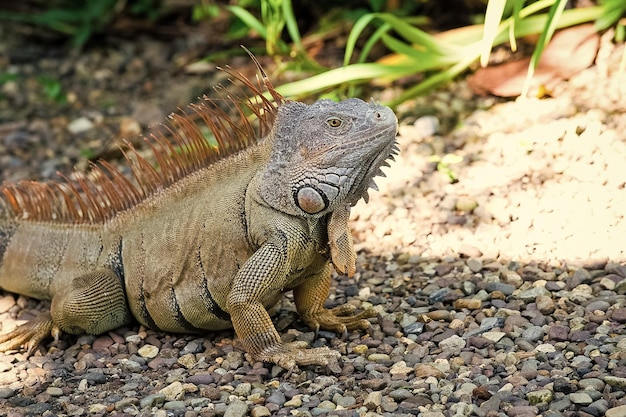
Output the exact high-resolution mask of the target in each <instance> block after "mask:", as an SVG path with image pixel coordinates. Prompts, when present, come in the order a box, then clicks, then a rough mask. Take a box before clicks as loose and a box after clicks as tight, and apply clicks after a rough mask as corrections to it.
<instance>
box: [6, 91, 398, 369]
mask: <svg viewBox="0 0 626 417" xmlns="http://www.w3.org/2000/svg"><path fill="white" fill-rule="evenodd" d="M279 104H280V105H279V106H278V108H277V114H276V119H275V123H274V125H273V128H272V129H271V132H270V133H269V135H268V136H267V137H265V138H263V139H260V140H258V141H256V142H253V143H252V144H251V145H250V146H248V147H247V148H245V149H243V150H241V151H239V152H235V153H233V154H232V155H228V156H226V157H224V158H222V159H219V160H217V161H214V162H212V163H210V164H207V165H206V166H202V167H198V168H197V169H194V170H193V172H191V173H188V174H185V175H184V176H182V178H179V179H177V180H176V181H173V182H172V183H171V184H170V183H167V184H166V186H163V187H156V186H155V187H153V188H154V189H153V190H151V191H150V192H149V193H145V196H143V197H141V198H135V196H133V197H132V198H131V197H128V195H130V194H132V193H135V194H137V195H139V192H135V191H134V189H130V188H129V190H130V191H128V190H126V191H124V192H125V193H126V194H124V193H122V192H120V193H119V194H111V195H113V197H103V198H109V199H110V201H113V202H114V203H115V204H117V205H118V207H123V209H118V210H117V211H116V212H115V213H112V214H110V215H109V216H108V217H105V216H104V215H101V214H98V212H97V210H101V208H100V207H95V206H94V207H95V208H94V210H96V211H94V213H95V214H91V216H92V217H93V219H95V220H93V221H91V220H90V221H83V222H81V223H79V222H72V221H71V220H72V216H73V217H77V216H78V215H81V216H82V215H83V214H82V213H84V212H86V209H85V207H87V206H88V204H91V203H84V204H83V208H82V209H81V210H80V212H79V210H75V209H73V208H69V209H68V208H64V210H65V211H63V212H62V211H60V209H59V210H58V212H59V213H61V214H63V216H65V217H66V218H64V219H61V221H56V220H55V219H54V218H52V217H51V219H48V220H46V219H45V216H46V215H49V214H47V213H48V212H49V211H50V210H49V209H47V208H46V209H45V210H44V209H42V210H40V211H37V210H39V207H40V206H39V205H41V204H43V203H42V202H41V201H40V200H42V199H41V198H40V199H39V200H33V201H35V202H34V203H24V202H19V201H18V200H19V198H18V197H15V196H16V195H18V194H19V193H18V191H14V189H10V188H6V187H7V186H5V188H4V190H2V189H0V193H2V194H3V195H4V197H3V199H0V287H1V288H2V289H5V290H7V291H12V292H16V293H20V294H24V295H27V296H32V297H36V298H41V299H51V300H52V304H51V311H50V313H45V314H42V315H41V316H40V317H38V318H36V319H35V320H33V321H31V322H30V323H26V324H24V325H22V326H20V327H18V328H17V329H15V330H14V331H13V332H10V333H8V334H5V335H2V336H0V350H3V351H4V350H9V349H15V348H19V347H21V346H24V347H26V348H27V350H28V352H32V350H33V349H34V348H35V347H36V346H37V345H38V344H39V343H40V342H41V341H42V340H43V339H45V338H46V337H48V336H49V335H51V334H52V335H53V336H55V337H58V334H59V333H60V332H66V333H71V334H81V333H89V334H100V333H103V332H106V331H108V330H111V329H115V328H117V327H119V326H122V325H124V324H126V323H128V322H129V321H130V320H131V318H132V317H134V318H135V319H136V320H138V321H139V322H140V323H142V324H144V325H146V326H149V327H152V328H154V329H159V330H163V331H171V332H183V333H186V332H195V333H198V332H202V331H206V330H219V329H224V328H228V327H230V326H232V327H234V329H235V332H236V334H237V336H238V337H239V338H240V339H241V341H242V342H243V345H244V347H245V348H246V350H247V351H248V352H250V354H251V355H252V356H253V357H254V358H256V359H257V360H262V361H268V362H273V363H276V364H278V365H280V366H282V367H285V368H293V367H295V366H297V365H326V366H329V367H330V368H331V369H336V368H337V358H338V356H339V354H338V352H336V351H333V350H331V349H329V348H327V347H322V348H316V349H305V348H304V347H303V346H302V345H301V344H300V343H296V344H285V343H283V342H282V341H281V339H280V335H279V334H278V332H277V331H276V329H275V328H274V325H273V324H272V321H271V319H270V316H269V314H268V309H269V308H271V307H272V306H273V305H275V304H276V302H277V301H278V300H279V299H280V297H281V294H282V293H284V292H285V291H289V290H292V291H293V294H294V300H295V304H296V307H297V310H298V313H299V314H300V317H301V318H302V320H303V321H304V322H305V323H306V324H307V325H308V326H309V327H311V328H312V329H313V330H315V331H317V330H319V329H327V330H332V331H334V332H337V333H339V334H342V335H345V334H346V333H347V332H348V331H352V330H363V329H367V328H368V326H369V321H368V320H367V318H369V317H372V316H373V313H372V312H371V311H364V312H361V313H359V314H354V311H353V309H352V308H351V306H340V307H337V308H335V309H330V310H329V309H326V308H325V307H324V301H325V300H326V298H327V296H328V292H329V290H330V285H331V272H332V267H333V265H334V267H335V269H337V271H338V272H340V273H345V274H348V275H350V276H351V275H353V274H354V272H355V269H356V268H355V259H356V255H355V253H354V249H353V245H352V237H351V234H350V230H349V228H348V217H349V214H350V207H351V206H352V205H354V204H355V203H356V202H357V201H358V200H359V199H360V198H361V197H363V196H365V195H366V193H367V189H368V187H369V186H370V185H372V184H373V182H372V179H373V177H374V176H375V175H377V174H379V173H380V171H379V168H380V166H381V165H384V164H385V160H386V159H387V158H389V157H390V156H391V155H392V154H393V153H394V152H395V150H396V149H395V135H396V132H397V120H396V117H395V115H394V114H393V113H392V112H391V110H390V109H388V108H386V107H383V106H380V105H378V104H375V103H370V104H368V103H365V102H363V101H361V100H357V99H350V100H346V101H343V102H339V103H335V102H332V101H329V100H320V101H317V102H315V103H314V104H312V105H305V104H303V103H297V102H282V103H279ZM183 122H184V123H187V125H185V126H186V128H188V129H190V130H189V131H188V132H187V134H189V132H191V133H194V130H193V129H195V127H194V126H192V124H191V122H189V121H188V120H183ZM194 123H195V122H194ZM189 126H191V127H189ZM220 128H221V127H220V126H218V128H217V130H218V131H219V129H220ZM198 130H199V128H198ZM214 132H215V130H214ZM157 156H158V155H157ZM175 156H176V155H174V154H172V157H175ZM129 162H130V163H132V160H130V159H129ZM161 164H163V162H161ZM107 169H108V168H107ZM142 169H145V166H143V168H142ZM110 172H112V171H110ZM114 174H115V173H114ZM113 176H114V175H113ZM28 187H30V186H26V188H25V189H26V190H27V191H28V190H37V188H28ZM32 187H36V185H33V186H32ZM111 187H112V189H113V186H111ZM115 187H118V185H115ZM119 187H121V188H122V189H124V187H126V185H121V186H119ZM128 187H131V186H128ZM105 189H106V186H105ZM20 192H21V191H20ZM116 192H117V191H116ZM48 194H50V192H48V191H46V192H45V193H44V192H42V193H41V195H44V197H45V196H47V195H48ZM19 195H22V194H19ZM58 195H61V196H65V194H57V196H58ZM118 195H121V196H122V197H118ZM39 197H40V196H39ZM20 198H22V197H20ZM94 198H97V197H92V199H94ZM44 200H45V198H44ZM135 200H139V201H135ZM59 201H63V199H62V198H58V197H57V202H52V203H50V204H62V203H60V202H59ZM103 201H104V200H103ZM106 201H109V200H106ZM20 204H22V205H23V206H27V207H29V208H30V209H31V211H33V210H34V209H35V208H37V210H34V211H37V213H39V214H37V215H34V216H33V217H32V218H28V216H26V214H28V213H26V211H27V210H25V209H24V210H22V211H21V212H19V209H20V207H21V206H20ZM28 204H31V205H30V206H28ZM77 204H78V203H77ZM94 204H96V205H98V204H99V206H103V205H104V204H100V203H94ZM3 207H4V208H3ZM12 207H13V208H12ZM15 207H17V209H16V208H15ZM72 207H73V206H72ZM53 208H54V207H53ZM57 209H58V207H57ZM2 213H4V214H2ZM42 213H43V214H42ZM55 213H56V212H55ZM67 213H69V214H67ZM77 213H78V214H77ZM49 216H50V215H49ZM63 216H61V217H63ZM99 216H100V217H102V218H100V217H99ZM57 217H58V216H57ZM68 219H69V220H68Z"/></svg>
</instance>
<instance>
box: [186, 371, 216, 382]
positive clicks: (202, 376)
mask: <svg viewBox="0 0 626 417" xmlns="http://www.w3.org/2000/svg"><path fill="white" fill-rule="evenodd" d="M185 380H186V381H187V382H189V383H190V384H196V385H209V384H212V383H214V382H215V377H214V376H213V375H211V374H210V373H209V372H200V373H197V374H194V375H190V376H188V377H187V378H186V379H185Z"/></svg>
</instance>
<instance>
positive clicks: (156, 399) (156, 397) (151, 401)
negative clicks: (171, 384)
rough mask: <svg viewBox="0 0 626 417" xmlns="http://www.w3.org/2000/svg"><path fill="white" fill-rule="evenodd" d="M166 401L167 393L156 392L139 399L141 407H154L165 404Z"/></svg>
mask: <svg viewBox="0 0 626 417" xmlns="http://www.w3.org/2000/svg"><path fill="white" fill-rule="evenodd" d="M164 402H165V394H161V393H156V394H150V395H146V396H145V397H143V398H142V399H141V400H140V401H139V407H141V408H142V409H143V408H152V407H155V406H158V405H160V404H163V403H164Z"/></svg>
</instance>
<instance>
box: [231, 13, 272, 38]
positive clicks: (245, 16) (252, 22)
mask: <svg viewBox="0 0 626 417" xmlns="http://www.w3.org/2000/svg"><path fill="white" fill-rule="evenodd" d="M226 9H227V10H228V11H229V12H231V13H232V14H234V15H235V16H237V17H238V18H239V19H241V21H242V22H244V23H245V24H246V26H248V27H249V28H251V29H254V30H255V31H256V32H257V33H258V34H259V36H261V37H262V38H263V39H267V29H266V28H265V26H264V25H263V23H261V22H260V21H259V19H257V18H256V17H254V15H253V14H252V13H250V12H249V11H247V10H246V9H244V8H243V7H239V6H226Z"/></svg>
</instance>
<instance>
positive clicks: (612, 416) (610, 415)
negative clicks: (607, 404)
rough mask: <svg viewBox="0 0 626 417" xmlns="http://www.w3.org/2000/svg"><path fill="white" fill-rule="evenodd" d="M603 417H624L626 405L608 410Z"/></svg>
mask: <svg viewBox="0 0 626 417" xmlns="http://www.w3.org/2000/svg"><path fill="white" fill-rule="evenodd" d="M604 416H605V417H624V416H626V405H620V406H618V407H613V408H609V409H608V410H606V413H605V414H604Z"/></svg>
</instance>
